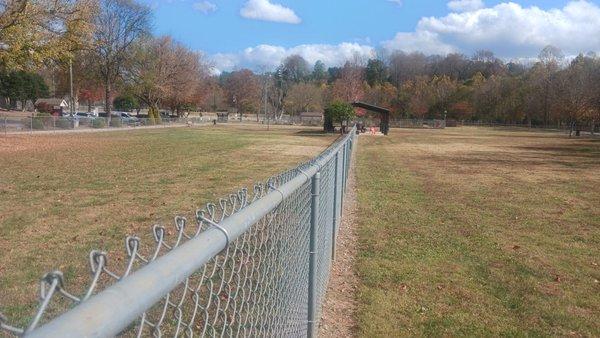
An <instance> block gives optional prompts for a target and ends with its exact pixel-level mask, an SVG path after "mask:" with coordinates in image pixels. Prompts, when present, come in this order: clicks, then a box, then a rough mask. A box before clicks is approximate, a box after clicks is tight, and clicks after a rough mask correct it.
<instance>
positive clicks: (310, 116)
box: [298, 111, 323, 122]
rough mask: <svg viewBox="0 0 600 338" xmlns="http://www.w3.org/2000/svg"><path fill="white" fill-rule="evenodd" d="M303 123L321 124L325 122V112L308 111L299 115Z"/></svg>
mask: <svg viewBox="0 0 600 338" xmlns="http://www.w3.org/2000/svg"><path fill="white" fill-rule="evenodd" d="M298 116H299V117H300V121H301V122H312V121H315V122H319V121H322V120H323V112H318V111H306V112H303V113H300V114H298Z"/></svg>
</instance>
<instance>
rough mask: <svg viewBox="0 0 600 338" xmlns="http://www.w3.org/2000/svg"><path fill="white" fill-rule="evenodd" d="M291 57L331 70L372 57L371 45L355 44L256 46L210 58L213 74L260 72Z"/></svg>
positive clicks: (373, 51)
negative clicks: (352, 61)
mask: <svg viewBox="0 0 600 338" xmlns="http://www.w3.org/2000/svg"><path fill="white" fill-rule="evenodd" d="M294 54H298V55H300V56H302V57H303V58H304V59H306V61H307V62H308V63H309V64H311V65H312V64H314V63H315V62H317V61H318V60H321V61H323V62H324V63H325V64H326V65H327V66H329V67H333V66H341V65H343V64H344V63H345V62H346V61H348V60H352V59H354V58H355V57H359V58H371V57H374V56H375V49H374V48H373V47H371V46H366V45H360V44H358V43H341V44H339V45H326V44H321V45H319V44H316V45H299V46H295V47H292V48H284V47H281V46H271V45H259V46H256V47H251V48H246V49H245V50H244V51H242V52H240V53H235V54H233V53H229V54H215V55H213V56H212V58H211V59H212V62H213V64H214V65H215V70H214V71H215V72H216V73H220V72H222V71H231V70H235V69H239V68H250V69H253V70H257V71H263V70H273V69H275V68H276V67H277V66H279V64H281V62H282V61H283V59H284V58H286V57H288V56H290V55H294Z"/></svg>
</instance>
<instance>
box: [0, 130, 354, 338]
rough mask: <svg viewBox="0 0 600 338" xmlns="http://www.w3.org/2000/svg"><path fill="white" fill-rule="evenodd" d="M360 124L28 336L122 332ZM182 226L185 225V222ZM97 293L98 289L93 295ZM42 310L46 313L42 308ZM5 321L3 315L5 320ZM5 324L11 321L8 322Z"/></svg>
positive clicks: (266, 211)
mask: <svg viewBox="0 0 600 338" xmlns="http://www.w3.org/2000/svg"><path fill="white" fill-rule="evenodd" d="M355 128H356V127H354V128H352V130H351V131H350V133H349V134H347V135H345V136H344V137H341V138H340V139H338V140H337V141H336V142H334V143H333V144H332V145H331V146H330V147H328V148H327V149H326V150H325V151H323V152H322V153H321V154H320V155H318V156H317V157H315V158H313V159H312V160H310V161H308V162H306V163H304V164H302V165H300V166H298V167H297V168H295V169H292V170H290V171H287V172H284V173H282V174H280V175H278V176H276V178H277V177H286V179H285V180H283V182H281V184H279V182H278V180H277V179H270V180H268V181H267V188H268V190H267V191H266V192H265V193H264V194H261V196H260V197H259V198H257V199H255V200H253V201H251V202H248V203H247V204H245V205H243V206H242V207H241V208H240V209H239V210H237V211H236V212H234V213H232V214H231V215H229V216H228V217H222V219H221V221H219V222H217V220H211V219H210V217H209V218H204V216H203V211H202V212H196V215H197V216H198V218H199V221H205V222H208V223H209V224H212V226H211V227H209V228H208V229H206V230H204V231H201V232H198V233H197V234H196V235H195V236H194V237H192V238H190V239H189V240H188V241H186V242H185V243H183V244H181V245H179V246H176V247H174V248H173V249H172V250H171V251H169V252H167V253H166V254H164V255H163V256H160V257H158V258H156V260H154V261H151V262H150V263H149V264H147V265H145V266H143V267H142V268H140V269H139V270H137V271H135V272H132V273H131V274H130V275H127V273H125V274H124V275H125V276H124V277H123V278H122V279H120V280H119V281H117V282H116V283H114V284H113V285H111V286H109V287H108V288H106V289H104V290H103V291H101V292H99V293H98V294H96V295H93V296H91V297H89V298H87V297H83V298H82V300H81V301H78V302H76V304H77V306H75V307H74V308H72V309H71V310H69V311H67V312H65V313H64V314H62V315H60V316H58V317H57V318H55V319H53V320H51V321H50V322H48V323H46V324H44V325H42V326H40V327H38V328H35V325H33V327H30V328H29V329H26V330H24V332H22V334H24V335H25V336H27V337H66V336H76V337H80V336H81V337H105V336H115V335H117V334H119V333H120V332H122V331H123V330H124V329H126V328H127V327H128V326H129V325H131V323H133V322H134V321H135V320H136V319H137V318H139V317H140V316H141V315H142V314H143V313H144V312H145V311H147V310H148V309H150V308H151V307H152V306H153V305H154V304H155V303H157V302H158V301H160V300H161V299H162V298H163V297H164V296H165V295H166V294H168V293H169V292H171V291H172V290H174V289H175V288H176V287H177V286H178V285H180V284H181V283H182V282H184V281H185V280H186V278H188V277H190V276H191V275H192V274H193V273H194V272H195V271H197V270H198V269H200V268H201V267H202V266H203V265H205V264H206V263H207V262H209V260H210V259H212V258H213V257H215V256H216V255H218V254H219V253H220V252H222V251H223V250H224V249H226V247H227V245H228V244H229V243H230V242H232V241H234V240H236V239H237V238H238V237H240V236H241V235H242V234H244V233H245V232H246V231H248V229H249V228H250V227H251V226H252V225H253V224H255V223H256V222H258V221H259V220H260V219H261V218H263V217H264V216H266V215H267V214H269V213H270V212H272V211H273V210H275V209H276V208H277V207H278V205H279V204H280V203H281V202H282V201H284V200H285V199H286V198H287V197H288V196H290V195H291V194H293V193H294V192H295V191H297V190H298V189H299V188H300V187H302V186H303V185H304V184H305V183H306V182H308V181H309V180H310V179H311V178H312V177H313V176H314V175H315V174H316V173H318V172H319V171H320V170H321V168H322V167H323V166H324V165H326V164H327V163H328V161H330V160H331V159H332V158H333V157H334V156H335V155H336V154H338V153H339V152H340V151H341V150H342V148H343V147H344V146H346V145H347V144H348V143H349V142H350V140H351V139H352V138H353V137H354V134H355V133H356V130H355ZM181 226H182V227H184V226H185V220H184V221H183V223H182V225H181ZM59 283H62V280H60V281H59ZM59 291H60V290H59ZM91 291H93V289H92V288H91V289H90V291H89V292H90V295H91ZM90 295H88V296H90ZM42 303H43V300H42ZM40 314H43V311H40V312H38V315H40ZM2 321H3V319H2V317H1V316H0V324H2ZM4 325H5V326H7V325H8V324H6V322H5V324H4Z"/></svg>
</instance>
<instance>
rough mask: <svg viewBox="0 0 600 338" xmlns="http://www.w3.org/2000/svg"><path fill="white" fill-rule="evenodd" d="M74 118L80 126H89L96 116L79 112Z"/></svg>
mask: <svg viewBox="0 0 600 338" xmlns="http://www.w3.org/2000/svg"><path fill="white" fill-rule="evenodd" d="M75 116H76V117H77V118H78V119H79V123H81V124H90V123H92V121H93V120H94V119H96V116H95V115H94V114H92V113H83V112H79V113H77V114H75Z"/></svg>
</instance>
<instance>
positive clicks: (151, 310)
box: [0, 129, 356, 337]
mask: <svg viewBox="0 0 600 338" xmlns="http://www.w3.org/2000/svg"><path fill="white" fill-rule="evenodd" d="M355 140H356V129H352V131H351V132H350V133H349V134H347V135H345V136H344V137H342V138H340V139H339V140H338V141H336V142H335V143H334V144H333V145H331V146H330V147H329V148H328V149H327V150H325V151H324V152H323V153H321V154H320V155H319V156H317V157H316V158H314V159H312V160H311V161H309V162H307V163H305V164H302V165H300V166H298V167H297V168H295V169H292V170H289V171H286V172H283V173H281V174H279V175H277V176H274V177H272V178H270V179H269V180H267V181H266V182H263V183H258V184H256V185H254V187H253V189H251V190H250V191H249V190H247V189H241V190H239V191H238V192H236V193H233V194H231V195H229V196H227V197H225V198H223V199H220V200H219V201H218V202H217V203H209V204H207V205H206V206H205V207H204V208H203V209H199V210H197V211H196V213H195V219H194V220H188V219H186V218H183V217H176V218H175V221H174V231H173V233H174V234H175V235H174V236H173V237H172V238H171V237H169V236H167V233H169V230H168V229H166V228H165V227H162V226H158V225H155V226H154V227H153V228H152V233H153V237H154V244H153V245H150V246H146V247H147V248H149V249H147V250H143V249H142V248H143V247H144V246H143V245H142V243H141V241H140V239H139V238H138V237H135V236H129V237H127V238H126V239H125V250H126V252H127V257H128V259H127V261H126V264H125V268H124V269H123V270H122V271H120V272H118V271H115V270H114V268H110V267H109V255H108V254H107V253H105V252H101V251H92V252H91V253H90V255H89V264H90V276H91V282H90V283H89V286H88V287H87V290H86V291H85V292H84V294H83V295H75V294H73V293H71V292H70V291H68V289H67V287H66V285H67V281H65V280H64V278H63V274H62V273H61V272H60V271H54V272H51V273H48V274H46V275H45V276H44V277H43V278H42V279H41V282H40V297H39V306H38V308H37V312H36V313H35V314H33V315H32V316H31V318H29V319H28V325H26V326H25V327H17V326H16V325H11V323H14V321H13V322H11V321H10V320H9V319H8V318H6V317H5V316H3V315H2V314H1V313H0V332H2V331H4V332H5V333H9V334H12V335H15V336H27V337H104V336H115V335H120V336H137V337H142V336H155V337H162V336H175V337H179V336H185V337H192V336H211V337H216V336H218V337H248V336H286V337H287V336H297V337H301V336H308V337H311V336H313V335H315V334H316V333H317V328H318V323H319V318H320V317H321V304H322V301H323V297H324V295H325V290H326V287H327V282H328V279H329V272H330V265H331V262H332V259H333V257H334V255H335V237H336V234H337V230H338V227H339V224H340V218H341V214H342V204H343V197H344V192H345V187H346V180H347V175H348V169H349V166H350V157H351V155H352V149H353V147H354V144H355ZM0 310H1V309H0ZM12 319H13V320H18V319H15V318H12Z"/></svg>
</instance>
